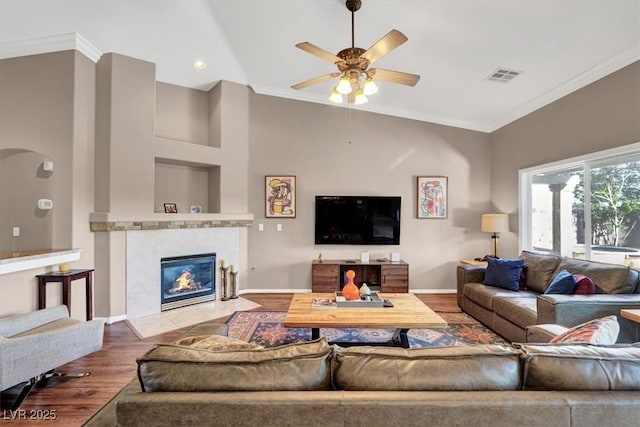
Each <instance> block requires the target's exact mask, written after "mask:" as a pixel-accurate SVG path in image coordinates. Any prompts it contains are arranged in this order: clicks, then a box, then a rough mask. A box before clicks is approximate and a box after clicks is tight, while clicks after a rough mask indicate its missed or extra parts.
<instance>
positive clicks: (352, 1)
mask: <svg viewBox="0 0 640 427" xmlns="http://www.w3.org/2000/svg"><path fill="white" fill-rule="evenodd" d="M346 5H347V9H349V10H350V11H351V12H355V11H357V10H359V9H360V6H362V1H360V0H347V3H346Z"/></svg>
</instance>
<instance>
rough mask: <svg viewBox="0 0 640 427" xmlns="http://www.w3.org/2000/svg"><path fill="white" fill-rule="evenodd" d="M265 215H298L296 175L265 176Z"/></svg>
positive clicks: (289, 216)
mask: <svg viewBox="0 0 640 427" xmlns="http://www.w3.org/2000/svg"><path fill="white" fill-rule="evenodd" d="M264 183H265V185H264V194H265V196H264V201H265V214H264V215H265V217H267V218H295V217H296V177H295V176H293V175H266V176H265V177H264Z"/></svg>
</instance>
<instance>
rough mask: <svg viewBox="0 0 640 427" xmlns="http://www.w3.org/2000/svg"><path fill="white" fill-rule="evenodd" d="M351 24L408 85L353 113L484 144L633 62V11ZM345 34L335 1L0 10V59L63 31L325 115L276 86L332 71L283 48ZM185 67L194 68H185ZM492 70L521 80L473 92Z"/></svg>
mask: <svg viewBox="0 0 640 427" xmlns="http://www.w3.org/2000/svg"><path fill="white" fill-rule="evenodd" d="M355 19H356V20H355V38H356V40H355V41H356V46H359V47H362V48H364V49H366V48H368V47H369V46H370V45H371V44H373V43H374V42H375V41H376V40H378V39H379V38H380V37H382V36H383V35H384V34H386V33H387V32H388V31H390V30H391V29H394V28H395V29H398V30H400V31H402V32H403V33H404V34H405V35H407V37H408V38H409V41H408V42H406V43H405V44H403V45H402V46H400V47H398V48H397V49H396V50H394V51H392V52H391V53H390V54H388V55H387V56H385V57H384V58H382V59H381V60H379V61H378V62H376V65H375V66H376V67H379V68H387V69H392V70H398V71H405V72H409V73H414V74H419V75H421V80H420V82H419V83H418V84H417V85H416V86H415V87H413V88H411V87H406V86H402V85H397V84H393V83H388V82H378V86H379V87H380V92H378V94H376V95H373V96H371V97H370V98H369V103H367V104H365V105H363V106H359V107H353V108H359V109H363V110H367V111H375V112H381V113H385V114H391V115H397V116H401V117H408V118H412V119H417V120H424V121H429V122H434V123H441V124H447V125H452V126H458V127H462V128H467V129H473V130H480V131H484V132H490V131H493V130H495V129H497V128H500V127H502V126H504V125H505V124H508V123H510V122H512V121H513V120H515V119H517V118H519V117H522V116H523V115H525V114H528V113H529V112H531V111H534V110H536V109H537V108H540V107H541V106H543V105H546V104H548V103H549V102H552V101H554V100H555V99H558V98H559V97H561V96H564V95H566V94H568V93H570V92H572V91H574V90H576V89H578V88H580V87H582V86H584V85H586V84H589V83H591V82H592V81H595V80H597V79H598V78H601V77H603V76H605V75H607V74H609V73H611V72H613V71H615V70H617V69H619V68H621V67H623V66H625V65H628V64H630V63H632V62H634V61H637V60H639V59H640V0H624V1H615V0H602V1H598V0H584V1H579V0H537V1H535V0H534V1H525V0H519V1H516V0H511V1H509V0H500V1H498V0H486V1H483V0H457V1H456V0H443V1H435V0H433V1H416V0H414V1H400V0H363V5H362V8H361V9H360V11H358V12H356V15H355ZM350 25H351V15H350V12H348V11H347V9H346V7H345V5H344V1H343V0H324V1H323V0H307V1H304V0H290V1H270V0H262V1H260V0H254V1H242V0H234V1H195V0H192V1H189V0H183V1H179V0H174V1H149V0H145V1H142V0H130V1H121V0H119V1H116V0H111V1H105V0H81V1H80V0H78V1H70V0H67V1H59V0H48V1H42V0H39V1H31V0H19V1H13V0H0V42H2V44H1V45H0V46H1V47H0V57H10V56H15V54H14V53H13V50H12V49H11V46H12V44H15V43H16V42H19V41H25V40H31V39H36V38H41V37H51V36H54V35H60V34H65V33H77V34H79V35H81V36H82V37H83V38H84V39H86V40H87V41H88V42H89V43H90V44H91V45H93V46H94V47H95V48H96V49H97V50H98V51H99V52H101V53H107V52H116V53H120V54H124V55H128V56H132V57H135V58H139V59H144V60H147V61H150V62H153V63H155V64H156V77H157V80H159V81H163V82H168V83H173V84H177V85H182V86H187V87H193V88H199V89H209V88H211V87H212V86H213V85H214V84H215V83H217V82H218V81H220V80H229V81H234V82H237V83H241V84H247V85H250V86H251V87H252V88H253V89H254V90H255V91H256V92H257V93H263V94H269V95H275V96H282V97H287V98H293V99H301V100H307V101H312V102H321V103H328V101H327V100H326V99H327V97H328V95H329V92H330V91H331V88H332V86H333V85H335V81H329V82H325V83H321V84H318V85H315V86H312V87H309V88H307V89H303V90H301V91H295V90H293V89H290V88H289V87H290V86H291V85H292V84H294V83H298V82H300V81H303V80H307V79H309V78H312V77H315V76H318V75H321V74H325V73H328V72H332V71H335V67H334V66H333V65H332V64H331V63H329V62H326V61H323V60H321V59H319V58H317V57H315V56H312V55H310V54H308V53H306V52H303V51H301V50H299V49H297V48H295V47H294V45H295V44H296V43H298V42H303V41H308V42H311V43H313V44H315V45H317V46H319V47H321V48H323V49H326V50H328V51H330V52H332V53H337V52H338V51H340V50H342V49H343V48H346V47H349V46H350V44H351V27H350ZM195 59H203V60H205V61H206V62H207V63H208V67H207V68H206V69H205V70H202V71H198V70H195V69H194V68H193V67H192V63H193V61H194V60H195ZM499 67H507V68H511V69H515V70H519V71H522V74H521V75H520V76H518V77H516V78H515V79H514V80H512V81H511V82H510V83H507V84H504V83H498V82H493V81H489V80H486V77H487V76H488V75H489V74H491V73H492V72H493V71H494V70H495V69H496V68H499ZM332 105H333V104H332Z"/></svg>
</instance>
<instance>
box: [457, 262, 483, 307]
mask: <svg viewBox="0 0 640 427" xmlns="http://www.w3.org/2000/svg"><path fill="white" fill-rule="evenodd" d="M486 269H487V268H486V267H483V266H477V265H459V266H458V269H457V271H456V279H457V294H458V306H459V307H460V308H462V290H463V289H464V285H465V283H482V281H483V280H484V272H485V271H486Z"/></svg>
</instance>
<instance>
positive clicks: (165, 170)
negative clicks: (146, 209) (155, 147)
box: [154, 158, 220, 213]
mask: <svg viewBox="0 0 640 427" xmlns="http://www.w3.org/2000/svg"><path fill="white" fill-rule="evenodd" d="M154 187H155V194H154V212H157V213H160V212H165V203H175V205H176V207H177V210H178V213H191V207H192V206H198V207H200V209H201V213H220V167H219V166H210V165H203V164H198V163H191V162H183V161H177V160H169V159H158V158H156V160H155V181H154Z"/></svg>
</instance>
